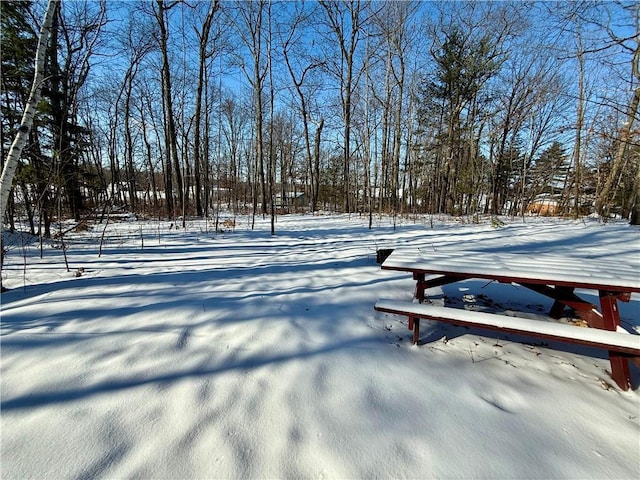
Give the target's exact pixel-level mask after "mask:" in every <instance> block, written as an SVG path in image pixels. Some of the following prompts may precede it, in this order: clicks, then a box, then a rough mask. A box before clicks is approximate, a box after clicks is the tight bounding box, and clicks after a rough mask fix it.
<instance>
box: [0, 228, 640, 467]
mask: <svg viewBox="0 0 640 480" xmlns="http://www.w3.org/2000/svg"><path fill="white" fill-rule="evenodd" d="M504 221H505V224H504V225H503V226H501V227H500V228H492V226H491V223H490V222H489V221H485V222H484V223H481V224H463V223H460V222H456V221H454V220H446V221H445V220H442V221H440V220H438V219H435V220H434V225H433V228H432V227H431V225H430V220H429V219H421V220H415V221H414V220H404V221H403V222H401V223H399V224H398V226H397V228H396V229H394V228H393V225H392V222H391V220H390V219H388V218H383V219H378V220H377V221H376V224H375V225H374V228H373V229H372V230H369V229H368V228H367V219H365V218H364V217H362V218H361V217H358V216H351V217H348V216H328V215H327V216H310V215H290V216H282V217H279V218H278V223H277V225H276V232H277V234H276V235H275V236H273V237H272V236H271V235H270V234H269V223H268V220H264V221H263V220H259V221H258V222H257V224H256V228H255V230H251V229H250V228H249V227H248V222H247V220H246V219H241V218H238V219H237V223H236V228H235V230H234V231H228V232H225V233H213V232H212V229H211V227H207V226H206V225H205V224H204V223H203V222H188V224H187V228H186V229H181V228H180V229H178V230H176V229H175V228H170V224H169V223H157V222H147V223H126V222H125V223H117V224H111V225H110V226H109V228H108V229H107V231H106V235H105V244H104V246H103V249H102V255H101V256H100V257H99V256H98V245H99V242H100V237H101V235H102V231H101V229H99V228H96V229H95V230H89V231H86V232H82V233H69V234H68V235H67V237H66V242H67V248H68V249H67V257H68V264H69V271H67V269H66V267H65V262H64V257H63V251H62V249H60V248H56V247H59V245H57V244H54V243H52V242H49V243H48V244H47V245H45V251H44V258H43V259H40V258H39V251H38V246H37V244H31V243H28V242H24V243H21V241H20V240H19V239H16V238H15V237H14V238H12V239H10V241H9V242H8V244H10V248H11V250H10V252H9V255H8V257H7V259H6V266H5V270H3V283H4V285H5V286H6V287H10V288H11V290H10V291H8V292H5V293H3V294H2V324H1V326H2V331H1V343H0V348H1V366H2V371H1V382H2V383H1V406H0V407H1V410H0V414H1V417H0V427H1V438H0V442H1V443H0V448H1V458H0V461H1V471H0V477H1V478H3V479H22V478H48V479H63V478H64V479H66V478H69V479H88V478H180V479H187V478H292V479H298V478H519V479H521V478H581V479H584V478H640V456H639V455H638V452H639V451H640V390H639V389H638V387H637V386H638V384H640V373H639V369H638V368H636V367H634V366H632V376H633V380H634V385H635V386H636V389H635V390H630V391H627V392H623V391H621V390H620V389H618V388H617V387H614V386H611V385H613V381H612V380H611V379H610V377H609V375H608V373H607V371H608V369H609V362H608V360H607V357H606V352H601V351H599V350H592V349H586V348H581V347H576V346H567V345H563V344H558V345H554V347H555V348H548V346H545V344H543V343H541V342H540V341H536V340H535V339H529V341H527V342H526V343H519V342H516V341H514V339H512V338H510V337H508V336H502V337H496V336H494V335H492V334H489V333H487V332H482V331H468V330H464V329H459V328H456V327H453V326H448V325H438V324H431V325H430V324H427V323H426V322H423V325H424V326H423V327H422V337H423V339H425V340H427V343H425V344H423V345H420V346H413V345H411V342H410V337H411V335H410V333H411V332H409V331H408V330H407V327H406V320H405V319H404V318H401V317H393V316H391V315H386V314H382V313H378V312H375V311H374V310H373V305H374V303H375V302H376V300H377V299H378V298H379V297H386V298H396V299H410V298H411V297H412V293H413V292H412V289H413V281H412V280H411V278H410V277H409V276H407V275H406V274H402V273H399V272H390V271H383V270H381V269H380V267H379V265H377V264H376V249H378V248H394V247H398V246H408V245H424V246H425V247H429V248H431V249H440V250H442V249H461V248H467V249H472V250H476V251H483V250H486V251H491V252H492V253H499V252H500V251H509V252H518V251H522V252H545V253H553V254H559V255H566V256H569V257H570V256H576V257H580V256H585V255H588V256H592V257H607V258H611V259H612V261H614V259H615V261H620V262H627V263H633V264H637V265H638V267H640V230H638V228H637V227H629V226H628V225H624V224H620V223H617V224H616V223H610V224H600V223H597V222H595V221H589V220H587V221H579V222H574V221H564V220H541V219H527V220H526V221H524V222H523V221H522V220H521V219H515V220H508V219H505V220H504ZM25 258H26V261H25ZM638 271H640V268H639V270H638ZM639 275H640V274H639ZM428 293H429V294H430V296H432V298H434V299H435V301H436V302H441V303H446V304H447V305H454V306H455V305H457V306H460V307H462V306H465V305H466V306H467V307H468V308H477V309H485V310H492V309H494V310H495V309H520V310H523V311H525V312H527V315H528V316H530V317H532V316H533V317H535V316H540V317H541V318H542V317H543V316H544V314H545V312H546V310H547V309H548V308H549V306H550V302H549V301H548V300H547V299H546V298H545V297H542V296H538V295H536V294H534V293H531V292H529V291H524V289H522V288H520V287H516V286H512V285H504V284H494V283H490V284H487V283H486V282H484V281H472V280H470V281H467V282H464V283H460V284H454V285H448V286H445V287H442V289H434V290H430V291H429V292H428ZM579 293H580V294H581V295H583V296H584V297H585V298H591V299H593V302H594V303H597V295H596V293H595V292H591V291H581V292H579ZM620 313H621V317H622V322H623V325H624V326H625V328H627V329H628V330H636V331H638V332H640V296H638V295H635V294H634V295H633V296H632V299H631V301H630V302H629V303H622V304H621V306H620ZM565 321H568V320H566V319H565Z"/></svg>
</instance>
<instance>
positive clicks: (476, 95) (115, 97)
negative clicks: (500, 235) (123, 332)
mask: <svg viewBox="0 0 640 480" xmlns="http://www.w3.org/2000/svg"><path fill="white" fill-rule="evenodd" d="M54 3H55V4H56V5H55V7H56V10H55V14H54V16H53V19H52V26H51V32H50V38H49V40H48V47H47V49H46V54H45V58H44V63H43V68H44V79H45V80H44V82H43V83H42V95H41V99H40V101H39V102H38V104H37V109H36V112H35V116H34V120H33V128H31V129H30V130H29V132H28V140H27V142H26V145H25V148H24V149H23V150H22V152H21V155H20V161H19V163H18V165H17V169H16V174H15V179H14V181H13V183H12V185H11V186H10V187H11V190H10V192H9V199H8V204H7V208H6V210H5V214H4V218H3V222H4V223H5V224H7V225H8V226H9V227H10V228H16V224H17V223H18V222H20V223H22V222H26V223H27V224H28V225H29V228H30V230H31V232H32V233H33V234H38V235H43V236H50V235H51V234H52V231H51V226H52V224H53V223H54V222H55V220H56V219H60V218H73V219H75V220H76V221H78V222H80V221H83V220H86V219H96V220H101V219H103V218H105V216H106V215H111V214H113V213H114V212H120V213H122V212H127V213H135V214H137V215H145V216H148V217H157V218H170V219H183V220H184V219H185V218H187V217H189V216H197V217H210V216H212V215H216V214H217V212H219V211H220V209H229V210H230V211H232V212H234V213H251V214H253V215H270V216H271V219H272V233H273V232H274V228H275V226H274V218H275V216H276V215H277V214H278V213H280V212H285V211H291V210H292V209H304V210H307V211H318V210H333V211H342V212H360V213H368V214H370V215H371V214H373V213H375V212H385V213H392V214H403V213H444V214H450V215H467V216H474V215H480V214H490V215H502V214H511V215H525V214H527V213H531V212H537V213H540V212H541V205H542V206H545V205H546V210H545V211H546V212H550V211H552V213H554V214H566V215H573V216H576V217H577V216H579V215H585V214H590V213H596V214H598V215H600V216H601V218H603V219H607V218H610V217H611V216H613V215H616V216H618V217H621V218H626V219H629V220H630V221H631V223H634V224H638V222H639V219H638V214H639V212H640V209H639V205H640V140H639V139H640V135H639V132H640V130H639V127H638V119H637V117H638V104H639V102H640V66H639V63H640V36H639V33H638V32H639V31H640V20H639V18H640V13H639V7H638V5H637V4H636V3H635V2H591V1H589V2H584V1H581V2H558V3H551V2H473V1H469V2H442V3H438V2H410V1H385V2H381V1H357V0H349V1H329V0H318V1H315V2H301V1H298V2H284V1H266V0H261V1H251V2H248V1H238V2H232V1H224V2H220V1H218V0H211V1H189V0H146V1H135V2H115V1H109V2H107V1H105V0H103V1H88V0H76V1H66V0H63V1H59V2H57V1H56V2H54ZM44 8H45V5H44V4H43V3H42V2H39V1H33V0H32V1H22V0H21V1H12V0H5V1H3V2H0V21H1V32H0V35H1V42H2V44H1V52H2V53H1V55H2V57H1V61H2V72H1V77H2V92H1V99H0V101H1V102H2V119H1V122H2V125H1V129H0V135H1V138H0V144H1V145H2V155H1V157H2V162H3V165H2V167H3V168H4V167H5V161H6V157H7V153H8V152H9V148H10V145H11V142H12V141H13V139H14V137H15V136H16V134H17V132H18V130H19V127H20V121H21V118H22V115H23V112H24V110H25V107H26V105H27V102H28V99H29V92H30V89H31V87H32V80H33V78H34V68H35V65H34V52H35V50H36V46H37V43H38V38H39V32H40V26H41V25H40V23H41V21H42V20H41V18H42V16H43V12H44ZM3 188H5V187H3Z"/></svg>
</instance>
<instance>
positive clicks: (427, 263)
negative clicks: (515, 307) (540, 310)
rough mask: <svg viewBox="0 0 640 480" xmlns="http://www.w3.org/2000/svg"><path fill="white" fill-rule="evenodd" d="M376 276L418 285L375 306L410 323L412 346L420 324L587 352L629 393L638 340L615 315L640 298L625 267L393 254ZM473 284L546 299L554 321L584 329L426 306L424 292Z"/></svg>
mask: <svg viewBox="0 0 640 480" xmlns="http://www.w3.org/2000/svg"><path fill="white" fill-rule="evenodd" d="M382 269H384V270H395V271H402V272H408V273H411V274H412V275H413V279H414V280H415V282H416V289H415V294H414V300H412V301H398V300H388V299H380V300H379V301H378V302H377V303H376V305H375V309H376V310H377V311H381V312H386V313H391V314H396V315H403V316H406V317H408V320H409V321H408V326H409V329H410V330H413V342H414V344H417V343H418V341H419V338H420V319H421V318H424V319H429V320H436V321H442V322H448V323H452V324H456V325H465V326H474V327H480V328H483V329H489V330H497V331H501V332H507V333H518V334H524V335H527V336H533V337H540V338H544V339H551V340H559V341H564V342H569V343H575V344H581V345H587V346H590V347H596V348H602V349H605V350H608V352H609V361H610V363H611V376H612V378H613V380H614V381H615V382H616V383H617V384H618V386H620V388H622V389H623V390H627V389H628V388H629V386H631V375H630V370H629V362H628V361H629V359H632V360H634V361H637V360H639V359H640V335H638V334H637V333H631V332H627V331H626V330H624V329H623V328H622V327H621V325H620V313H619V311H618V301H623V302H628V301H630V300H631V294H632V293H634V292H636V293H637V292H640V272H639V271H638V269H637V268H634V267H633V266H632V265H630V264H620V263H613V262H611V261H608V260H606V259H604V260H603V259H599V258H584V259H576V258H567V257H564V256H559V255H547V254H545V255H540V254H523V253H490V252H479V251H439V252H436V251H424V250H419V249H415V248H403V249H395V250H394V251H393V252H392V253H391V255H390V256H389V257H388V258H387V259H386V260H385V261H384V262H383V263H382ZM474 278H475V279H486V280H490V281H497V282H500V283H509V284H517V285H521V286H523V287H526V288H528V289H530V290H533V291H535V292H537V293H540V294H542V295H545V296H547V297H550V298H551V299H553V304H552V306H551V309H550V311H549V315H550V316H551V317H552V318H555V319H559V318H561V317H562V316H563V314H564V310H565V308H566V307H569V308H571V309H573V310H574V311H575V312H576V314H577V315H578V316H579V317H580V318H581V319H583V320H584V321H585V322H586V323H587V324H588V326H589V327H590V328H580V327H576V326H574V325H570V324H563V323H559V322H548V321H544V320H532V319H526V318H523V317H514V316H508V315H504V314H495V313H486V312H477V311H470V310H463V309H459V308H453V307H440V306H435V305H432V304H430V303H425V300H426V301H427V302H428V298H427V297H426V294H425V291H426V290H427V289H429V288H433V287H439V286H443V285H447V284H450V283H454V282H459V281H464V280H468V279H474ZM576 289H586V290H594V291H597V292H598V297H599V303H600V309H598V307H597V306H596V305H593V304H592V303H590V302H588V301H587V300H585V299H583V298H581V297H580V296H579V295H578V294H577V293H576V292H575V290H576ZM416 302H417V303H416Z"/></svg>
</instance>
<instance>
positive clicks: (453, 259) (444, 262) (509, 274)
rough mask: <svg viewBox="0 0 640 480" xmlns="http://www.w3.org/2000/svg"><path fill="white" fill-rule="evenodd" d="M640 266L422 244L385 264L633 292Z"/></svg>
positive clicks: (638, 285)
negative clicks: (438, 248) (430, 247)
mask: <svg viewBox="0 0 640 480" xmlns="http://www.w3.org/2000/svg"><path fill="white" fill-rule="evenodd" d="M639 267H640V265H632V263H631V262H629V263H621V262H619V261H613V260H607V259H606V258H584V259H579V258H576V257H566V256H562V255H548V254H538V253H531V254H525V253H487V252H479V251H464V250H462V251H461V250H443V251H429V250H427V249H419V248H399V249H395V250H394V251H393V253H392V254H391V255H390V256H389V257H388V258H387V259H386V260H385V261H384V263H383V264H382V268H384V269H388V270H402V271H418V272H424V273H440V274H465V275H472V276H475V277H478V278H504V279H511V280H512V281H516V280H521V281H532V282H536V283H547V282H548V283H549V284H555V285H559V284H567V285H572V286H575V287H577V288H597V287H611V288H612V289H621V290H623V291H629V292H631V291H634V292H640V268H639Z"/></svg>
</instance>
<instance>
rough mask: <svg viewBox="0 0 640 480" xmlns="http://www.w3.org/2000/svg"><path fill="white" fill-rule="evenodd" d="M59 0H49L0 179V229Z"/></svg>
mask: <svg viewBox="0 0 640 480" xmlns="http://www.w3.org/2000/svg"><path fill="white" fill-rule="evenodd" d="M58 3H59V0H49V4H48V5H47V11H46V12H45V15H44V20H43V21H42V26H41V28H40V35H39V37H38V47H37V49H36V58H35V72H34V75H33V83H32V85H31V91H30V92H29V99H28V100H27V104H26V105H25V109H24V113H23V115H22V120H21V122H20V127H19V128H18V132H17V133H16V136H15V138H14V140H13V143H12V144H11V148H10V149H9V153H8V154H7V159H6V162H5V164H4V169H3V170H2V176H1V177H0V229H1V225H2V224H4V213H5V210H6V208H7V202H8V201H9V192H10V191H11V185H12V183H13V177H14V176H15V173H16V169H17V168H18V162H19V160H20V155H21V154H22V149H23V148H24V146H25V144H26V143H27V139H28V138H29V132H30V131H31V126H32V125H33V118H34V116H35V114H36V108H37V105H38V102H39V101H40V94H41V92H42V83H43V82H44V61H45V56H46V51H47V46H48V44H49V37H50V36H51V25H52V23H53V16H54V15H55V12H56V8H57V6H58Z"/></svg>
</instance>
